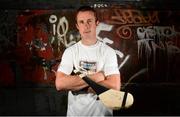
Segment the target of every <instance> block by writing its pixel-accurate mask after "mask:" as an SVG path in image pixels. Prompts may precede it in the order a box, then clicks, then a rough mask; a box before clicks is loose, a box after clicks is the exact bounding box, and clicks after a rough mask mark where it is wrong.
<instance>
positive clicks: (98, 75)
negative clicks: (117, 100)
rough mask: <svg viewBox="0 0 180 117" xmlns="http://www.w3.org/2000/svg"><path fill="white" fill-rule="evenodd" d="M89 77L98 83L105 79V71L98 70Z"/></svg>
mask: <svg viewBox="0 0 180 117" xmlns="http://www.w3.org/2000/svg"><path fill="white" fill-rule="evenodd" d="M88 77H89V78H90V79H91V80H93V81H95V82H96V83H98V82H101V81H103V80H105V76H104V73H103V72H102V71H99V72H96V73H94V74H89V75H88Z"/></svg>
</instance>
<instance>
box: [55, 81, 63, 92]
mask: <svg viewBox="0 0 180 117" xmlns="http://www.w3.org/2000/svg"><path fill="white" fill-rule="evenodd" d="M55 86H56V90H57V91H62V90H63V88H62V86H61V84H60V83H57V82H56V84H55Z"/></svg>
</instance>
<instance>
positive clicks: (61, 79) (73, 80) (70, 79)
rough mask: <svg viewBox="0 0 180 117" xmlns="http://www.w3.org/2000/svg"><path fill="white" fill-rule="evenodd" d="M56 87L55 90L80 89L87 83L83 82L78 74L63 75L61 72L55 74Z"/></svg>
mask: <svg viewBox="0 0 180 117" xmlns="http://www.w3.org/2000/svg"><path fill="white" fill-rule="evenodd" d="M55 84H56V89H57V90H59V91H60V90H72V91H75V90H80V89H82V88H85V87H87V86H88V85H87V83H85V82H84V81H83V80H82V79H81V78H80V77H79V76H76V75H65V74H61V73H59V74H58V73H57V76H56V81H55Z"/></svg>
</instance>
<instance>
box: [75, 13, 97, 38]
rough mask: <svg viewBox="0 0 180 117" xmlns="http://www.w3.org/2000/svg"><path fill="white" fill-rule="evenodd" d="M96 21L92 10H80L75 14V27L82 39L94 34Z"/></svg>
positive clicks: (92, 36)
mask: <svg viewBox="0 0 180 117" xmlns="http://www.w3.org/2000/svg"><path fill="white" fill-rule="evenodd" d="M97 23H98V22H97V21H96V18H95V15H94V12H92V11H80V12H79V13H78V14H77V24H76V27H77V29H78V30H79V33H80V34H81V37H82V38H83V39H89V38H94V37H95V36H96V26H97Z"/></svg>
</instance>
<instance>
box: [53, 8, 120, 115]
mask: <svg viewBox="0 0 180 117" xmlns="http://www.w3.org/2000/svg"><path fill="white" fill-rule="evenodd" d="M98 23H99V22H98V19H97V16H96V12H95V10H94V9H93V8H91V7H88V6H83V7H80V8H79V9H78V10H77V14H76V27H77V29H78V30H79V33H80V35H81V40H80V41H79V42H77V43H76V44H74V45H73V46H71V47H69V48H67V49H66V50H65V51H64V54H63V56H62V61H61V63H60V65H59V67H58V70H57V75H56V82H55V84H56V88H57V90H58V91H61V90H68V91H69V93H68V110H67V116H93V115H95V116H106V115H112V110H111V109H109V108H107V107H105V106H104V105H103V104H102V103H101V101H100V100H98V98H97V95H96V94H95V93H94V91H93V90H92V89H91V88H90V87H89V86H88V84H87V83H85V82H84V81H83V80H82V79H81V78H80V77H79V76H77V75H70V74H71V73H72V71H73V68H75V69H77V70H80V69H81V68H83V69H86V70H89V71H91V72H93V74H90V75H88V77H90V78H91V80H93V81H95V82H97V83H99V84H101V85H103V86H105V87H107V88H112V89H115V90H120V85H121V84H120V73H119V69H118V64H117V56H116V53H115V51H114V50H113V49H112V48H111V47H109V46H107V45H105V44H103V43H102V42H100V41H99V40H97V38H96V27H97V25H98Z"/></svg>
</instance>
